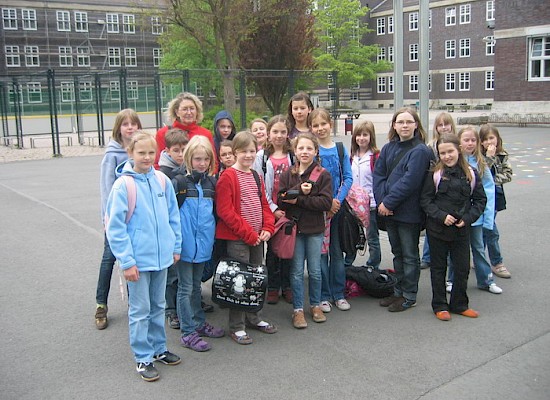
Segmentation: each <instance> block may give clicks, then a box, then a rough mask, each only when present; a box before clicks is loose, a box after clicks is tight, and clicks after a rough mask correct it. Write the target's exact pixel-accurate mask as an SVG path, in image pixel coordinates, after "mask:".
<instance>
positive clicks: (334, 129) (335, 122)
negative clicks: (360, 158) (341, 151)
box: [332, 71, 340, 136]
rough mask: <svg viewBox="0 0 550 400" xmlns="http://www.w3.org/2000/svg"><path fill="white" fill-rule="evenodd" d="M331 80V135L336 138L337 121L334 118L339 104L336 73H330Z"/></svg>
mask: <svg viewBox="0 0 550 400" xmlns="http://www.w3.org/2000/svg"><path fill="white" fill-rule="evenodd" d="M332 79H333V83H334V100H333V103H332V111H333V115H334V121H333V124H332V133H333V134H334V136H336V131H337V128H338V119H337V118H336V115H337V111H336V110H338V105H339V104H340V88H339V87H338V71H332Z"/></svg>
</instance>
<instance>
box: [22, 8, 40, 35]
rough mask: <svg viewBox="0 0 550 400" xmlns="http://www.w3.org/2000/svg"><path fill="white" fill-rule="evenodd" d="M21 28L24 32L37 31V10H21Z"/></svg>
mask: <svg viewBox="0 0 550 400" xmlns="http://www.w3.org/2000/svg"><path fill="white" fill-rule="evenodd" d="M21 27H22V28H23V30H24V31H36V30H37V23H36V10H35V9H33V8H22V9H21Z"/></svg>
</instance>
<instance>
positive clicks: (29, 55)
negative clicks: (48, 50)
mask: <svg viewBox="0 0 550 400" xmlns="http://www.w3.org/2000/svg"><path fill="white" fill-rule="evenodd" d="M24 50H25V66H26V67H40V48H39V47H38V46H34V45H25V47H24ZM29 61H30V62H29Z"/></svg>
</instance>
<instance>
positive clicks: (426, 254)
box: [422, 232, 431, 264]
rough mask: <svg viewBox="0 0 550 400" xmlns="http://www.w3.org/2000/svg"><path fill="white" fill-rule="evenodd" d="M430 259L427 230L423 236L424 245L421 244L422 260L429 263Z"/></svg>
mask: <svg viewBox="0 0 550 400" xmlns="http://www.w3.org/2000/svg"><path fill="white" fill-rule="evenodd" d="M430 260H431V257H430V242H429V240H428V232H426V235H425V236H424V246H422V262H423V263H426V264H429V263H430Z"/></svg>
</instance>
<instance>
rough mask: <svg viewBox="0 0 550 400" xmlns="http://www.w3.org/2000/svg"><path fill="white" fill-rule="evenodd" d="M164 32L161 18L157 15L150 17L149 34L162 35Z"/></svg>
mask: <svg viewBox="0 0 550 400" xmlns="http://www.w3.org/2000/svg"><path fill="white" fill-rule="evenodd" d="M163 33H164V26H163V25H162V18H161V17H159V16H153V17H151V34H153V35H162V34H163Z"/></svg>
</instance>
